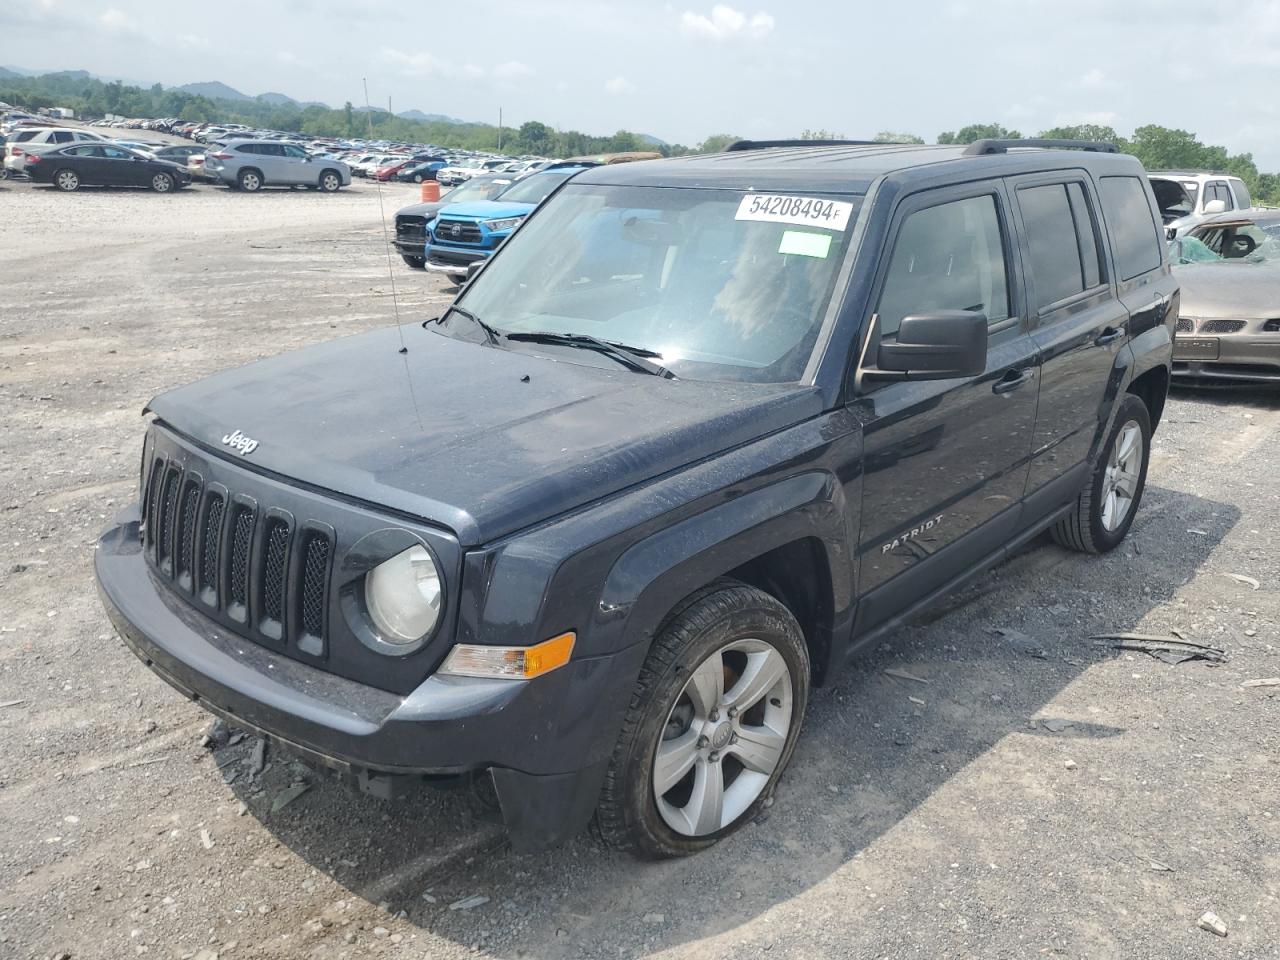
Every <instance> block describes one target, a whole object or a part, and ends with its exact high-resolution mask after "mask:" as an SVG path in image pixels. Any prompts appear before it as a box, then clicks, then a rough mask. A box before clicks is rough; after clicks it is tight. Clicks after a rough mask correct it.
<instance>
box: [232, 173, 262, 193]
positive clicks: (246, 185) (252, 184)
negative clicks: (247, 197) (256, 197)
mask: <svg viewBox="0 0 1280 960" xmlns="http://www.w3.org/2000/svg"><path fill="white" fill-rule="evenodd" d="M236 186H238V187H239V188H240V189H241V190H243V191H244V192H245V193H257V192H258V191H259V190H261V189H262V174H261V173H259V172H258V171H257V170H254V169H253V168H252V167H247V168H245V169H244V170H241V171H240V173H239V175H238V176H237V177H236Z"/></svg>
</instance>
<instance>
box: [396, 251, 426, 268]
mask: <svg viewBox="0 0 1280 960" xmlns="http://www.w3.org/2000/svg"><path fill="white" fill-rule="evenodd" d="M400 256H402V257H403V258H404V262H405V263H407V264H408V265H409V266H411V267H413V269H415V270H425V269H427V261H426V259H425V258H423V257H411V256H409V255H408V254H407V253H402V254H400Z"/></svg>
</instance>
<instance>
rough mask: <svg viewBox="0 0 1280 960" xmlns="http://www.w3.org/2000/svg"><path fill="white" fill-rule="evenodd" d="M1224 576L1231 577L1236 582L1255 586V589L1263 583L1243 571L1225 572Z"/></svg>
mask: <svg viewBox="0 0 1280 960" xmlns="http://www.w3.org/2000/svg"><path fill="white" fill-rule="evenodd" d="M1223 576H1224V577H1230V578H1231V579H1232V580H1234V581H1235V582H1236V583H1243V584H1244V585H1245V586H1249V587H1253V589H1255V590H1257V589H1258V588H1259V587H1261V586H1262V584H1260V583H1259V582H1258V581H1257V580H1255V579H1253V577H1248V576H1245V575H1244V574H1243V573H1224V574H1223Z"/></svg>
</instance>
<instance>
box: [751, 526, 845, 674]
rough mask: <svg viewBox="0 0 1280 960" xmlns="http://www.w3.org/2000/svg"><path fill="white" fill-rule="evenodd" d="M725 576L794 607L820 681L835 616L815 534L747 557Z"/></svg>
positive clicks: (829, 651)
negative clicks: (749, 558) (750, 558)
mask: <svg viewBox="0 0 1280 960" xmlns="http://www.w3.org/2000/svg"><path fill="white" fill-rule="evenodd" d="M725 576H726V577H730V578H732V579H734V580H740V581H742V582H743V583H746V584H749V585H751V586H753V587H756V588H757V589H759V590H763V591H764V592H765V593H767V594H769V595H770V596H772V597H773V598H774V599H776V600H778V601H779V602H780V603H782V604H783V605H785V606H786V607H787V609H788V610H790V611H791V613H792V615H794V616H795V618H796V620H797V622H799V624H800V629H801V631H802V632H803V633H804V639H805V643H806V644H808V647H809V660H810V663H811V664H812V665H813V680H814V683H816V684H821V683H822V681H823V679H824V678H825V677H826V673H827V668H828V665H829V664H828V661H829V660H830V654H831V622H832V616H833V614H832V597H831V570H830V568H829V567H828V565H827V561H826V559H825V558H824V556H823V552H822V544H821V543H820V542H819V541H818V540H817V539H814V538H807V539H804V540H795V541H792V542H791V543H786V544H783V545H782V546H780V547H775V548H774V549H773V550H770V551H769V552H768V553H765V554H761V555H760V556H758V557H756V558H755V559H754V560H748V561H747V562H746V563H744V564H742V566H740V567H737V568H735V569H733V570H730V571H729V572H728V573H726V574H725Z"/></svg>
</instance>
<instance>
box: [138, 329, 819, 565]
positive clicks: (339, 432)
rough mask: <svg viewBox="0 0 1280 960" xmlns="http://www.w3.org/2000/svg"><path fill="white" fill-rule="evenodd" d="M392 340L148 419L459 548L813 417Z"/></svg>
mask: <svg viewBox="0 0 1280 960" xmlns="http://www.w3.org/2000/svg"><path fill="white" fill-rule="evenodd" d="M401 331H402V332H403V336H404V342H405V345H406V346H407V348H408V350H407V353H404V354H401V353H399V350H400V343H401V341H400V333H397V331H396V330H395V329H393V328H388V329H385V330H378V331H373V332H370V333H365V334H360V335H358V336H354V337H347V338H344V339H340V340H332V341H329V342H328V343H323V344H319V345H317V346H314V347H307V348H305V349H302V350H296V351H292V352H290V353H285V354H281V355H280V356H277V357H273V358H270V359H267V360H261V361H258V362H257V363H253V364H250V365H248V366H245V367H241V368H239V369H236V370H230V371H227V372H225V373H220V374H217V375H215V376H213V377H209V378H207V379H205V380H200V381H198V382H196V383H193V384H190V385H189V386H185V387H179V388H177V389H175V390H170V391H169V392H167V393H163V394H161V395H160V396H158V397H156V398H155V399H154V400H152V401H151V403H150V404H149V405H148V409H150V410H152V411H154V412H155V414H156V415H157V416H158V417H159V418H160V419H161V420H162V421H164V422H165V423H166V424H167V425H169V426H170V427H171V428H173V429H175V430H177V431H178V432H179V433H182V434H184V435H186V436H187V437H189V438H191V439H192V440H194V441H196V442H197V443H199V444H201V445H203V446H204V447H206V448H207V449H209V450H211V451H212V452H214V453H215V454H217V455H219V456H223V457H225V458H227V459H233V460H235V461H236V462H239V463H242V464H243V465H244V466H246V467H248V468H250V469H256V470H261V471H266V472H269V473H272V474H276V475H279V476H281V477H283V478H285V479H291V480H294V481H300V482H302V483H305V484H307V485H310V486H313V487H319V488H321V489H324V490H328V491H332V492H334V493H337V494H340V495H343V496H345V497H349V498H353V499H357V500H361V501H364V502H365V503H368V504H371V505H374V506H376V507H380V508H383V509H389V510H392V511H396V512H399V513H402V514H406V515H409V516H412V517H415V518H419V519H422V520H426V521H428V522H433V523H436V524H438V525H441V526H444V527H447V528H449V529H450V530H452V531H453V532H454V534H456V535H457V537H458V539H459V541H460V542H461V543H462V544H463V545H464V546H475V545H477V544H481V543H487V542H490V541H493V540H495V539H497V538H499V537H502V536H505V535H507V534H509V533H512V532H514V531H516V530H519V529H522V528H524V527H527V526H530V525H531V524H534V523H538V522H540V521H542V520H545V519H548V518H550V517H554V516H557V515H559V514H561V513H564V512H565V511H568V510H572V509H573V508H575V507H578V506H581V505H583V504H585V503H589V502H591V501H594V500H598V499H600V498H601V497H605V496H608V495H610V494H613V493H616V492H618V491H620V490H623V489H625V488H627V487H631V486H634V485H636V484H639V483H643V482H645V481H647V480H650V479H652V478H654V477H657V476H659V475H661V474H664V473H667V472H669V471H672V470H676V469H679V468H680V467H683V466H685V465H687V464H690V463H693V462H694V461H697V460H700V459H703V458H706V457H709V456H711V455H712V454H715V453H717V452H720V451H722V450H726V449H728V448H731V447H734V446H737V445H740V444H743V443H746V442H748V441H750V440H753V439H755V438H757V437H760V436H763V435H765V434H768V433H771V432H773V431H776V430H780V429H782V428H784V427H786V426H789V425H791V424H794V423H797V422H799V421H801V420H804V419H807V418H810V417H814V416H817V415H818V414H819V413H821V412H822V400H821V396H820V394H819V393H818V391H817V389H816V388H813V387H804V386H797V385H795V384H741V383H706V382H697V381H693V380H665V379H662V378H660V377H650V376H646V375H644V374H638V373H633V372H631V371H628V370H625V369H623V368H621V367H619V368H617V369H613V368H612V367H596V366H588V365H587V364H589V363H594V362H597V361H596V360H594V359H592V357H593V356H594V355H592V354H585V353H584V354H583V355H582V357H581V360H582V362H573V361H571V360H566V359H561V358H562V357H563V356H564V355H565V354H568V353H571V351H561V350H559V349H556V348H549V349H553V350H554V352H555V355H556V359H548V358H547V357H544V356H539V355H535V354H534V353H531V352H525V351H523V350H522V351H520V352H515V351H509V350H506V349H502V348H495V347H489V346H482V345H480V344H477V343H472V342H468V341H462V340H456V339H453V338H451V337H447V336H444V335H442V334H439V333H437V332H435V331H428V330H424V329H423V328H422V327H421V326H419V325H417V324H406V325H405V326H404V327H402V328H401ZM535 349H541V348H535ZM578 359H579V358H578V357H576V356H575V357H573V360H574V361H576V360H578ZM605 362H607V361H605ZM526 377H527V379H528V382H524V380H523V379H522V378H526ZM237 430H238V431H240V433H241V434H242V435H243V436H244V437H245V438H247V439H250V440H253V441H257V446H256V447H254V448H252V452H250V453H249V454H248V455H245V456H241V455H240V454H239V453H238V452H237V451H236V450H233V449H232V448H231V447H229V446H228V445H226V444H224V443H223V438H224V437H228V436H230V435H231V434H232V433H234V432H235V431H237ZM241 446H242V447H243V444H242V445H241Z"/></svg>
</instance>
